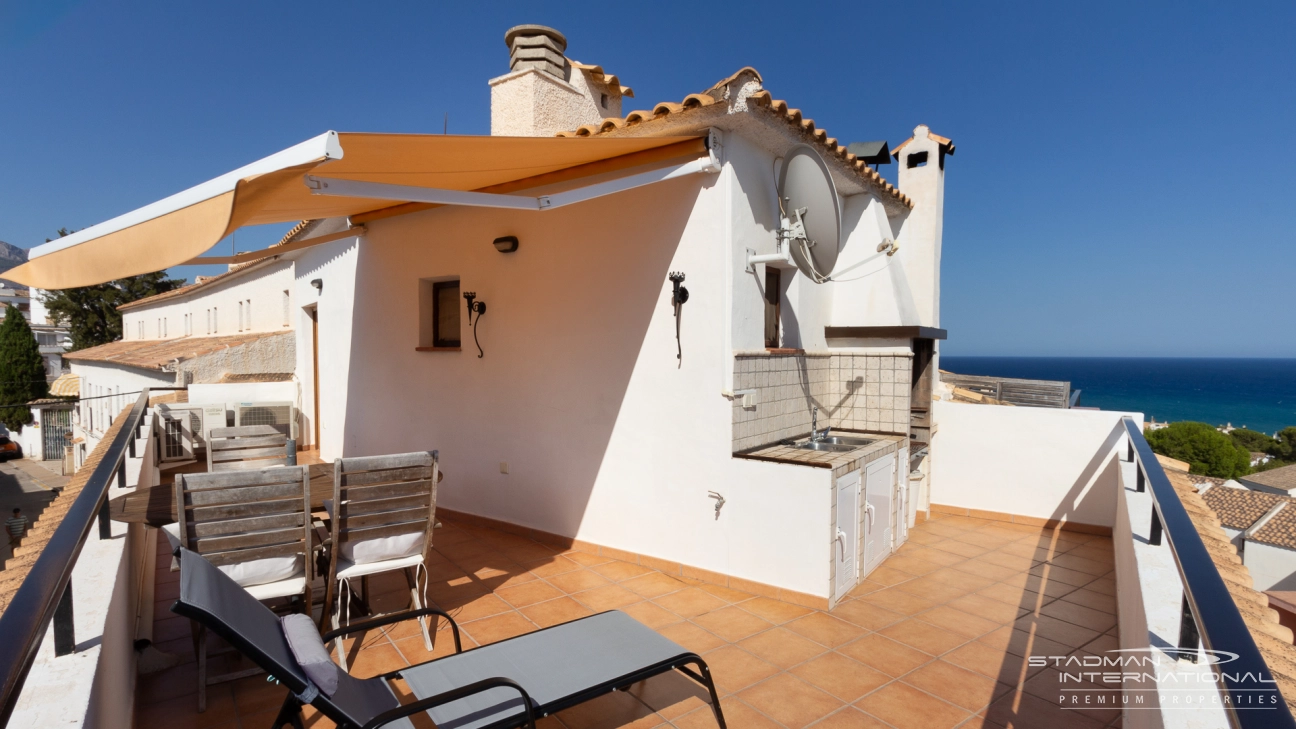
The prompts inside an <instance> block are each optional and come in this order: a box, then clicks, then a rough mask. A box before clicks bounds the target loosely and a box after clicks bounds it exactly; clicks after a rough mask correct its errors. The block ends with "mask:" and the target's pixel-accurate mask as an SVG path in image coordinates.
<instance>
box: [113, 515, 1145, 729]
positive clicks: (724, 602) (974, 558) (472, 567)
mask: <svg viewBox="0 0 1296 729" xmlns="http://www.w3.org/2000/svg"><path fill="white" fill-rule="evenodd" d="M436 551H437V556H436V558H435V560H434V563H433V564H432V565H431V566H430V567H431V574H432V583H433V584H432V589H431V596H432V599H433V600H435V601H436V602H437V603H438V604H440V606H441V607H442V608H445V609H447V610H448V611H449V612H451V613H452V614H454V615H455V616H456V619H457V620H458V621H459V623H460V626H461V628H462V630H463V637H464V643H465V646H464V647H465V649H466V648H468V647H470V646H473V645H480V644H484V643H490V642H493V641H497V640H501V639H503V638H507V637H511V636H514V635H517V634H520V633H525V632H528V631H532V630H536V629H537V628H541V627H545V626H548V625H553V624H555V623H559V622H562V621H566V620H570V619H573V618H577V617H580V616H583V615H589V614H591V613H592V612H596V611H601V610H609V609H620V610H624V611H625V612H627V613H629V614H630V615H633V616H634V617H636V618H638V619H639V620H640V621H642V622H644V623H646V624H647V625H649V626H651V627H653V628H655V629H657V630H658V631H660V632H661V633H662V634H663V635H665V636H667V637H669V638H671V639H673V640H675V641H677V642H678V643H680V644H681V645H683V646H685V647H687V648H689V649H691V650H693V651H696V652H697V653H699V654H701V655H702V656H703V657H704V659H705V660H706V661H707V662H708V664H709V665H710V667H711V670H712V672H713V674H714V676H715V680H716V683H717V685H718V689H719V691H720V693H721V696H722V699H721V704H722V706H723V708H724V713H725V717H726V719H727V721H728V724H729V726H730V727H732V728H733V729H762V728H764V727H793V728H797V727H807V726H813V727H817V728H819V729H830V728H832V729H837V728H839V727H887V726H892V727H901V728H907V727H921V728H922V729H941V728H942V727H955V726H962V727H980V726H991V727H1048V728H1049V729H1069V728H1071V727H1077V728H1084V727H1103V726H1119V725H1120V717H1119V711H1118V710H1117V709H1112V708H1099V707H1095V706H1090V707H1088V708H1085V709H1082V710H1063V709H1061V708H1059V706H1058V699H1059V696H1061V695H1063V694H1064V693H1065V694H1066V695H1068V696H1070V695H1073V694H1075V692H1074V691H1070V692H1062V691H1060V690H1059V689H1060V688H1072V689H1074V688H1083V686H1076V685H1072V686H1061V685H1060V682H1059V675H1058V672H1057V671H1056V670H1054V669H1052V668H1031V667H1028V665H1027V663H1026V660H1025V659H1024V658H1023V656H1024V655H1028V654H1031V655H1069V654H1086V653H1093V654H1101V653H1102V652H1103V651H1105V650H1107V649H1109V648H1115V647H1116V643H1117V640H1116V627H1115V625H1116V618H1115V612H1116V604H1115V597H1114V595H1115V584H1114V579H1113V574H1112V550H1111V540H1110V539H1109V538H1107V537H1095V536H1089V535H1085V534H1077V533H1073V532H1054V531H1051V530H1050V531H1041V530H1040V529H1039V528H1029V527H1024V526H1020V525H1013V524H1005V523H1002V522H995V521H984V520H978V519H970V518H966V517H954V516H944V517H940V516H937V517H935V518H933V520H932V521H929V522H926V523H922V524H920V525H919V526H918V527H917V528H915V529H913V530H912V531H911V533H910V538H909V542H908V543H907V544H905V545H904V546H902V547H901V548H900V549H899V551H898V552H897V553H896V554H895V555H893V556H892V557H891V558H890V559H889V560H888V561H887V562H886V563H884V564H883V565H882V566H881V567H879V568H878V569H877V570H875V571H874V572H873V573H872V574H871V575H870V577H869V579H868V580H867V581H866V582H865V583H863V584H862V585H860V587H859V588H858V589H856V590H855V592H854V593H853V594H852V595H851V596H850V598H849V599H848V600H847V601H845V602H844V603H843V604H841V605H839V606H838V607H836V608H835V609H834V610H833V611H832V613H831V614H830V613H827V612H822V611H817V610H810V609H806V608H802V607H798V606H796V605H791V604H788V603H783V602H778V601H775V600H772V599H769V598H767V597H759V596H755V595H750V594H747V593H743V592H737V591H735V590H731V589H727V588H724V587H718V586H715V585H710V584H705V583H701V582H696V581H689V580H682V579H678V578H675V577H670V576H667V575H665V574H662V573H660V572H655V571H653V570H651V569H648V568H645V567H641V566H638V565H634V564H630V563H626V562H618V561H615V560H611V559H608V558H604V557H597V556H594V555H591V554H588V553H585V552H563V553H559V552H556V551H555V550H554V549H553V548H551V547H550V546H548V545H545V544H542V543H538V542H534V541H531V540H528V539H523V538H520V537H516V536H514V535H511V534H506V533H503V532H498V531H493V530H490V529H482V528H477V527H470V526H466V525H462V524H456V523H454V522H451V521H448V520H445V526H444V528H443V529H439V530H438V531H437V547H436ZM166 564H167V563H166V560H165V559H159V570H158V583H159V584H158V603H157V614H156V617H157V618H158V620H157V622H156V629H155V637H156V639H157V640H158V641H159V646H160V647H161V649H162V650H165V651H169V652H174V653H179V654H182V655H183V656H184V658H183V659H182V660H183V663H182V664H181V665H180V666H178V667H177V668H174V669H171V670H169V671H166V672H163V673H161V674H160V675H153V676H146V677H141V679H140V684H139V688H138V692H137V708H136V726H138V727H211V728H213V729H215V728H219V729H231V728H233V727H245V728H247V727H256V728H257V729H264V728H265V727H268V726H269V725H270V722H271V720H272V718H273V717H274V715H275V713H276V710H277V708H278V706H279V703H280V702H281V701H282V699H283V696H284V691H285V690H284V689H282V688H279V687H276V686H274V685H272V684H268V683H266V681H265V678H264V677H263V676H254V677H251V678H246V679H242V680H240V681H238V682H235V683H232V684H223V685H218V686H213V687H211V688H210V689H209V693H208V709H207V711H206V713H204V714H198V713H197V705H196V699H195V695H194V692H195V690H196V679H195V667H194V663H193V657H192V651H191V649H190V646H189V642H190V641H189V628H188V625H187V624H186V623H185V622H184V621H182V620H181V619H179V618H177V617H175V616H172V615H171V613H170V612H168V608H169V606H170V603H171V601H172V600H174V598H175V595H176V593H177V582H176V575H175V574H174V573H171V572H169V571H168V570H167V569H166ZM399 579H400V578H399V577H398V576H397V579H396V580H392V581H385V582H383V583H382V584H381V585H380V584H379V583H378V581H377V580H375V582H374V584H373V585H372V586H371V589H372V590H373V594H374V595H376V596H377V597H375V599H374V601H375V603H376V607H377V608H378V609H380V610H384V609H385V610H392V609H397V608H400V607H403V606H404V600H405V596H406V595H408V593H407V592H405V593H403V594H402V587H401V582H399ZM441 627H442V631H441V632H440V633H439V634H438V635H437V640H436V650H435V651H434V652H433V654H431V655H430V654H428V653H427V651H426V650H425V649H424V646H423V641H422V638H421V637H419V636H418V634H417V630H416V627H415V626H414V625H413V624H412V623H407V624H402V625H398V626H396V627H394V628H392V629H391V630H389V631H384V632H382V633H376V634H371V635H368V636H366V637H365V638H364V639H363V642H362V644H361V645H360V646H355V645H353V646H352V656H353V660H352V669H351V670H352V672H353V673H355V674H356V675H360V676H371V675H375V674H378V673H381V672H384V671H388V670H393V669H395V668H398V667H401V666H405V665H407V664H412V663H418V662H421V661H424V660H427V659H428V658H430V657H432V655H444V654H445V653H447V652H449V651H450V650H452V642H451V641H450V639H449V631H448V630H447V629H445V625H444V624H443V625H442V626H441ZM218 668H219V666H218ZM704 697H705V693H704V691H703V690H702V689H700V688H699V687H697V686H696V685H695V684H693V683H692V682H690V681H688V680H687V679H685V678H683V677H682V676H679V675H664V676H661V677H658V678H655V679H652V680H650V681H647V682H644V683H642V684H638V685H636V686H634V687H633V689H632V690H631V691H629V692H627V693H615V694H611V695H608V696H605V697H603V698H601V699H599V700H596V701H592V702H589V703H587V704H585V705H583V706H580V707H577V708H574V709H571V710H568V711H565V712H562V713H561V714H559V715H557V716H555V717H549V718H547V719H545V720H544V721H543V722H541V723H540V725H541V726H542V727H545V728H546V729H595V728H599V729H612V728H613V727H634V728H636V729H649V728H652V727H679V728H681V729H684V728H691V727H714V726H716V724H715V721H714V719H713V717H712V714H711V710H710V708H709V707H708V705H707V704H706V701H705V699H704ZM1110 700H1111V697H1110V696H1108V701H1110ZM307 711H308V714H307V716H308V721H307V726H312V727H329V726H332V724H331V723H330V722H328V721H327V720H325V719H324V718H323V717H321V716H319V715H316V714H313V713H310V710H309V709H308V710H307ZM424 725H429V723H428V722H426V721H425V722H424Z"/></svg>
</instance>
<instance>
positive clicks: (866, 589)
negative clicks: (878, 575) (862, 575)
mask: <svg viewBox="0 0 1296 729" xmlns="http://www.w3.org/2000/svg"><path fill="white" fill-rule="evenodd" d="M886 587H887V585H884V584H882V583H880V582H874V581H872V580H869V579H864V580H860V581H859V583H858V584H856V585H855V586H854V587H852V588H851V589H850V592H848V593H846V598H847V599H851V598H856V597H863V596H864V595H867V594H869V593H871V592H874V591H876V590H883V589H886Z"/></svg>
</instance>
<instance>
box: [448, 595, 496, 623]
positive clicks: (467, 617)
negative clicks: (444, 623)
mask: <svg viewBox="0 0 1296 729" xmlns="http://www.w3.org/2000/svg"><path fill="white" fill-rule="evenodd" d="M436 602H437V605H438V606H439V607H440V608H441V609H442V610H445V611H446V612H448V613H450V617H452V618H454V619H455V622H457V623H459V624H460V625H462V624H463V623H467V622H469V621H472V620H480V619H481V618H488V617H490V616H492V615H499V614H500V613H506V612H508V611H509V610H510V609H512V608H510V607H509V604H508V603H506V602H504V601H503V600H501V599H499V598H498V597H496V596H495V595H482V596H481V597H477V598H474V599H473V600H472V601H470V602H468V603H465V604H461V605H459V606H454V607H450V606H447V605H446V603H443V602H441V601H440V600H438V601H436Z"/></svg>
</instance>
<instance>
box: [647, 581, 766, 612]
mask: <svg viewBox="0 0 1296 729" xmlns="http://www.w3.org/2000/svg"><path fill="white" fill-rule="evenodd" d="M625 584H626V585H627V586H628V585H629V584H630V583H628V582H627V583H625ZM630 589H632V590H633V589H634V588H633V587H632V588H630ZM653 602H655V603H657V604H658V605H660V606H662V607H664V608H666V609H667V610H669V611H671V612H673V613H675V614H676V615H679V616H681V617H685V618H691V617H694V616H697V615H702V614H704V613H709V612H711V611H712V610H718V609H720V608H722V607H728V605H729V603H727V602H725V601H724V600H721V599H720V598H718V597H716V596H715V595H712V594H711V593H709V592H707V591H705V590H699V589H698V588H696V587H686V588H684V589H683V590H680V591H678V592H672V593H671V594H669V595H663V596H661V597H659V598H656V599H654V600H653ZM753 617H754V616H753Z"/></svg>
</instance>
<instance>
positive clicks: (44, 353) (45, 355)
mask: <svg viewBox="0 0 1296 729" xmlns="http://www.w3.org/2000/svg"><path fill="white" fill-rule="evenodd" d="M42 298H43V292H42V291H40V290H39V289H38V290H35V291H32V290H30V289H27V288H24V287H22V286H17V285H14V284H12V283H10V282H8V281H4V280H0V317H3V316H4V314H5V313H6V312H7V310H8V309H10V308H13V309H16V310H18V311H19V312H21V313H22V315H23V317H24V318H25V319H27V324H28V325H29V326H31V329H32V334H33V335H35V337H36V343H37V345H39V347H40V353H41V359H43V360H45V378H46V379H47V380H49V381H50V382H53V381H54V380H56V379H58V377H59V375H61V374H63V354H64V353H65V352H67V351H68V350H69V349H71V348H72V337H71V336H70V335H69V334H68V329H67V327H66V326H63V325H61V324H59V323H58V322H56V321H54V320H53V319H51V318H50V316H49V312H48V311H46V309H45V303H44V301H43V300H42Z"/></svg>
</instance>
